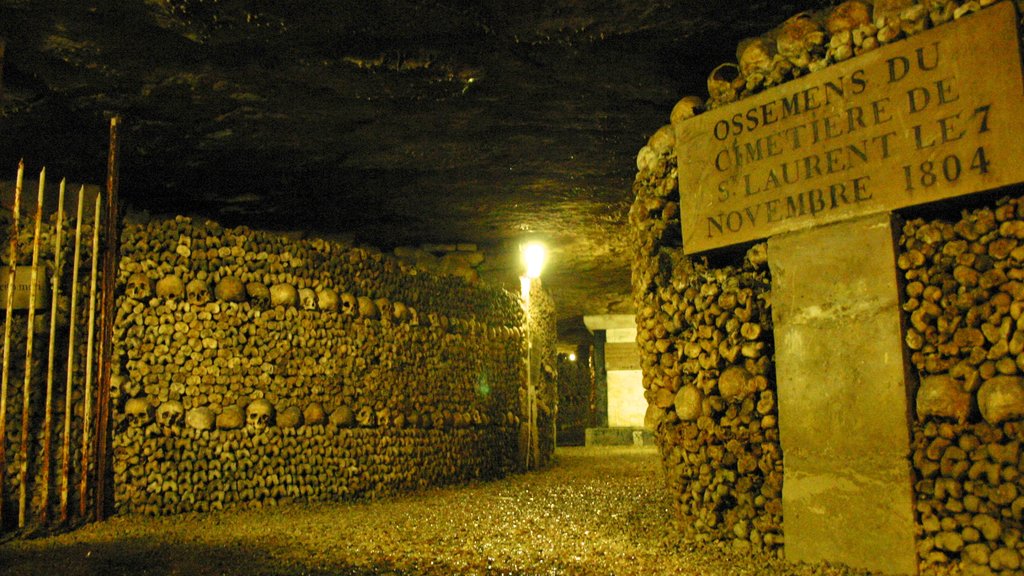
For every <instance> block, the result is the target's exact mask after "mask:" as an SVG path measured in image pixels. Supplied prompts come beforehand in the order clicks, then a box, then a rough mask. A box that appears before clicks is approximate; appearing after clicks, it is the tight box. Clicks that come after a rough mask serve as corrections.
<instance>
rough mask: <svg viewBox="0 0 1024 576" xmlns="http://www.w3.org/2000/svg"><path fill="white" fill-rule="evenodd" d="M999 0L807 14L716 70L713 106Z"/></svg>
mask: <svg viewBox="0 0 1024 576" xmlns="http://www.w3.org/2000/svg"><path fill="white" fill-rule="evenodd" d="M994 2H995V0H973V1H967V2H962V1H960V0H873V1H869V0H846V1H845V2H841V3H840V4H839V5H837V6H835V7H833V8H831V9H829V10H827V11H824V12H821V13H812V12H801V13H799V14H797V15H795V16H793V17H791V18H790V19H788V20H787V21H786V22H784V23H783V24H782V25H780V26H779V27H778V28H776V29H775V30H772V31H771V32H769V33H768V34H765V35H764V36H760V37H756V38H748V39H746V40H744V41H742V42H740V44H739V46H738V47H737V50H736V59H737V62H735V63H732V62H728V63H725V64H721V65H720V66H718V67H716V68H715V69H714V70H713V71H712V72H711V74H710V76H709V77H708V81H707V86H708V94H709V96H710V97H711V101H710V104H712V105H713V104H715V103H718V104H724V103H728V102H732V101H734V100H736V99H737V97H739V95H740V94H742V93H744V92H755V91H757V90H758V89H759V88H762V87H769V86H772V85H775V84H779V83H781V82H783V81H785V79H786V77H788V76H798V75H800V74H801V73H803V72H805V71H811V72H813V71H815V70H817V69H820V68H823V67H825V66H827V65H828V64H830V63H832V62H840V61H843V60H846V59H848V58H851V57H853V56H854V55H856V54H859V53H861V52H864V51H868V50H872V49H874V48H877V47H878V46H879V45H880V44H886V43H889V42H892V41H894V40H897V39H899V38H900V37H902V36H910V35H913V34H917V33H919V32H921V31H923V30H924V29H925V28H927V27H928V25H929V24H931V25H932V26H936V25H939V24H942V23H944V22H947V21H949V20H952V19H954V18H959V17H960V16H962V15H964V14H967V13H969V12H971V11H974V10H978V9H980V8H982V7H984V6H987V5H989V4H992V3H994Z"/></svg>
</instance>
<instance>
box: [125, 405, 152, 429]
mask: <svg viewBox="0 0 1024 576" xmlns="http://www.w3.org/2000/svg"><path fill="white" fill-rule="evenodd" d="M124 414H125V416H127V418H128V425H129V426H138V427H140V428H142V427H145V426H147V425H148V424H149V420H150V418H151V416H150V412H149V401H147V400H146V399H145V398H130V399H129V400H128V401H127V402H125V404H124Z"/></svg>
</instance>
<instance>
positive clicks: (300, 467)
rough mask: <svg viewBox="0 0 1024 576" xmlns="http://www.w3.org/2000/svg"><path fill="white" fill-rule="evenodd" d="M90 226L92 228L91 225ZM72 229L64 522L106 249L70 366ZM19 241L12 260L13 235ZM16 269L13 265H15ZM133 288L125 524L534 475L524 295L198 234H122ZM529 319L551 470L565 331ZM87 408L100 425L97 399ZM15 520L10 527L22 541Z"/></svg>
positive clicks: (38, 407) (318, 248) (211, 229)
mask: <svg viewBox="0 0 1024 576" xmlns="http://www.w3.org/2000/svg"><path fill="white" fill-rule="evenodd" d="M83 220H84V221H85V222H87V223H89V224H91V221H92V220H91V216H90V215H88V214H87V215H86V217H85V218H83ZM24 222H25V220H24V219H22V226H21V230H20V232H21V233H20V237H21V240H20V242H19V246H20V250H19V255H18V258H17V261H18V264H19V265H25V266H27V265H30V263H31V228H32V227H31V226H25V224H24ZM74 227H75V222H74V218H71V219H69V220H66V221H65V228H64V234H65V243H64V249H63V250H62V252H63V258H62V260H63V262H64V264H63V265H62V267H61V269H60V270H58V271H57V274H58V276H59V278H60V279H61V281H60V285H61V288H60V290H61V295H60V297H59V298H58V303H59V304H60V306H59V309H58V314H57V316H58V318H57V330H56V332H55V334H57V345H56V351H57V353H56V359H55V362H54V366H55V368H54V377H53V379H54V382H55V384H54V385H53V387H52V390H53V398H52V402H51V405H52V412H53V413H52V419H51V420H52V422H51V424H50V429H51V430H52V438H51V440H52V446H53V448H52V450H51V458H50V480H49V482H48V484H49V486H50V494H49V496H48V501H49V502H50V510H51V512H52V514H51V518H54V517H56V513H57V510H58V502H59V496H58V494H59V492H60V491H61V483H62V481H61V474H62V473H61V468H62V462H63V457H62V442H63V441H62V435H63V428H64V424H63V421H64V413H65V410H64V405H65V398H66V394H65V393H64V390H65V378H66V372H67V368H66V367H67V365H68V359H67V357H68V350H69V348H70V349H74V350H75V354H76V356H75V358H74V359H73V361H72V362H71V366H72V370H73V373H74V380H73V382H74V384H73V387H72V394H71V402H70V404H71V407H72V408H71V412H70V413H71V416H72V417H71V421H70V427H69V430H70V437H69V439H70V442H69V445H70V451H69V458H68V462H69V466H70V469H69V481H68V486H69V487H70V488H69V490H68V500H69V508H70V509H71V510H77V506H78V490H77V486H78V485H79V481H80V478H81V471H80V468H81V440H82V435H83V434H82V427H83V420H82V416H83V413H84V409H85V397H84V393H83V392H84V390H83V382H84V380H85V378H84V370H85V368H84V366H85V362H84V357H85V351H86V346H85V345H86V340H87V330H86V323H87V317H86V314H85V310H86V309H87V308H88V304H87V302H88V285H89V268H90V266H91V254H90V252H91V251H90V249H89V241H88V239H89V238H91V235H92V232H91V226H90V225H86V226H84V227H83V238H84V239H85V241H84V242H83V255H82V261H81V266H80V278H79V284H80V286H81V290H80V292H79V295H78V298H79V302H78V312H77V316H76V317H77V321H76V322H75V325H76V326H77V333H76V335H75V345H74V346H71V347H69V346H68V328H69V322H68V314H69V309H70V302H69V298H68V295H69V294H70V285H71V277H72V270H71V268H72V267H71V266H70V265H68V264H67V263H68V262H69V261H70V260H71V258H70V257H71V254H72V247H71V244H70V243H69V242H67V238H68V237H69V236H68V234H69V233H71V234H72V235H73V231H74ZM3 230H4V234H3V235H4V236H5V240H6V236H7V234H8V230H9V228H8V227H7V226H4V228H3ZM53 230H54V227H53V219H52V218H51V219H50V222H49V223H48V224H44V225H43V227H42V242H41V246H42V248H43V250H42V253H41V255H40V262H41V270H44V273H45V274H46V275H47V277H50V276H49V275H50V274H52V273H53V249H52V244H53V241H52V238H53ZM4 259H5V262H4V263H5V265H6V252H5V254H4ZM117 286H118V287H117V293H118V298H117V305H116V319H115V324H114V326H115V328H114V330H115V335H114V345H113V371H114V374H113V376H112V378H111V399H112V426H113V437H112V446H113V448H112V459H111V468H112V473H111V474H112V485H113V497H114V504H115V508H116V512H118V513H145V514H172V513H179V512H186V511H193V510H198V511H202V510H209V509H219V508H222V507H225V506H228V505H233V504H246V505H273V504H276V503H279V502H285V501H316V500H337V499H348V498H358V497H376V496H381V495H387V494H392V493H395V492H399V491H404V490H410V489H418V488H422V487H424V486H432V485H443V484H448V483H456V482H462V481H466V480H470V479H478V478H480V479H486V478H495V477H500V476H502V475H504V474H507V473H509V472H511V471H514V470H516V469H517V468H518V466H519V463H518V462H519V457H520V454H519V452H518V450H519V447H518V444H517V442H518V441H519V438H520V437H521V436H522V432H521V430H520V428H521V427H522V426H524V425H525V422H526V417H525V414H526V412H525V402H526V390H525V380H526V364H525V359H526V330H525V323H524V322H525V315H524V312H523V308H522V304H521V300H520V298H519V295H518V294H513V293H510V292H508V291H505V290H503V289H499V288H488V287H484V286H480V285H479V284H478V283H470V282H467V281H466V279H464V278H462V277H457V276H453V275H443V274H434V273H429V272H425V271H423V270H420V269H417V268H415V267H413V266H412V265H408V264H405V263H401V262H400V261H399V260H397V259H395V258H392V257H389V256H384V255H382V254H380V253H379V252H377V251H375V250H372V249H365V248H359V247H352V246H350V245H343V244H338V243H332V242H327V241H322V240H290V239H287V238H285V237H284V236H279V235H275V234H271V233H267V232H262V231H256V230H250V229H247V228H244V227H239V228H223V227H221V226H219V225H218V224H216V223H214V222H209V221H205V222H204V221H196V220H191V219H189V218H185V217H177V218H174V219H169V220H153V221H151V222H149V223H147V224H144V225H138V224H129V225H126V226H125V227H124V230H123V233H122V238H121V260H120V269H119V272H118V278H117ZM532 303H533V305H532V309H531V318H532V324H531V328H532V330H533V341H534V346H535V354H536V357H537V358H539V359H540V361H543V362H545V363H546V365H547V366H548V367H549V368H548V369H545V368H544V367H543V366H544V365H541V369H540V370H539V372H540V376H539V377H538V379H537V380H536V382H537V384H538V396H539V397H540V398H542V399H544V400H545V401H546V402H547V404H546V407H547V408H548V410H547V412H542V413H541V414H540V415H539V417H538V421H539V422H540V439H539V448H540V455H541V461H542V462H544V463H546V462H548V461H550V457H551V454H552V453H553V445H554V444H553V443H554V439H553V435H554V429H553V418H554V410H555V407H556V401H555V398H556V395H557V387H556V383H555V379H554V371H553V370H552V369H550V367H553V366H554V364H555V361H554V355H555V348H554V346H555V338H556V335H555V324H554V322H555V317H554V306H553V302H552V300H551V299H550V297H549V296H548V295H547V294H546V293H545V292H544V291H542V290H541V289H540V288H537V289H536V290H535V291H534V293H533V294H532ZM49 325H50V314H49V309H48V308H47V309H46V310H43V309H40V310H39V312H38V313H37V314H36V320H35V326H36V330H35V333H36V336H35V347H34V353H33V362H32V365H31V372H32V375H33V376H32V377H33V384H32V386H31V392H30V403H29V404H30V411H29V419H28V422H29V430H28V438H29V442H28V446H29V450H28V460H29V466H28V470H29V473H28V483H27V486H28V490H27V492H28V494H29V495H30V498H31V504H30V506H29V519H28V520H29V523H30V524H31V523H32V522H33V521H34V520H35V519H36V518H35V515H36V514H37V512H36V511H37V510H38V505H39V502H40V501H41V500H40V498H41V493H42V491H41V487H42V474H43V472H42V470H43V468H44V466H42V454H43V450H42V448H41V445H42V442H43V436H44V432H43V430H44V427H45V426H44V415H43V412H44V406H45V402H44V398H45V389H46V387H45V385H44V382H45V380H46V372H47V370H46V367H47V340H48V335H49V333H50V329H49ZM26 334H27V330H26V313H25V311H24V310H19V311H17V312H16V313H15V315H14V321H13V322H12V338H11V348H12V350H13V351H14V352H13V353H12V355H11V370H10V375H9V376H10V382H11V385H10V386H9V394H8V399H7V400H8V403H7V430H6V432H7V434H6V439H5V442H6V443H5V447H6V462H5V463H4V464H5V465H6V472H7V473H6V476H5V483H4V486H3V490H4V493H3V495H4V498H5V501H6V502H8V503H11V502H17V501H18V494H19V492H20V481H19V470H20V468H21V462H22V458H21V450H20V440H21V438H22V431H21V430H22V428H21V422H22V406H23V397H22V395H21V388H22V386H21V382H22V379H23V375H24V373H25V360H24V356H25V355H24V350H25V341H26ZM19 351H20V352H19ZM90 398H91V400H92V405H93V407H95V388H93V392H92V394H90ZM93 437H95V436H94V435H93ZM89 466H90V467H92V466H95V463H94V462H90V463H89ZM89 489H90V494H91V491H92V487H91V486H90V488H89ZM8 509H10V508H8ZM16 516H17V515H16V514H7V515H5V524H9V523H10V522H6V520H10V521H13V519H15V518H16ZM5 527H6V528H11V527H12V526H5Z"/></svg>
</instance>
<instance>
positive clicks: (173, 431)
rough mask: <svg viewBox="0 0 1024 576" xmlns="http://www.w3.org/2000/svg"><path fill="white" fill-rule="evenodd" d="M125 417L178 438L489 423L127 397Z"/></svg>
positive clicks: (477, 418) (466, 415) (315, 405)
mask: <svg viewBox="0 0 1024 576" xmlns="http://www.w3.org/2000/svg"><path fill="white" fill-rule="evenodd" d="M124 414H125V421H126V423H127V425H128V426H129V427H138V428H146V427H148V426H150V425H154V424H155V425H156V427H157V428H158V429H159V430H160V431H161V432H162V433H163V434H164V435H166V436H173V435H177V434H178V433H180V432H181V430H182V426H187V427H189V428H193V429H195V430H200V431H202V430H214V429H217V430H238V429H241V428H247V429H249V430H250V431H252V432H256V433H260V432H263V431H264V430H266V429H267V428H268V427H270V426H275V425H276V426H278V427H279V428H297V427H299V426H302V425H303V424H306V425H310V426H313V425H318V424H327V423H330V424H333V425H335V426H338V427H341V428H350V427H354V426H362V427H373V426H377V425H393V426H396V427H402V426H405V425H406V424H408V425H409V426H412V427H423V428H431V427H434V426H437V427H444V428H450V427H458V428H461V427H468V426H481V425H487V424H490V423H491V419H490V418H489V417H488V416H487V415H486V414H484V413H482V412H480V411H479V410H477V409H475V408H473V409H470V410H468V411H465V412H455V413H449V412H444V413H443V414H441V415H438V421H437V422H433V419H432V418H431V417H430V415H429V414H423V415H420V414H419V413H414V414H410V415H409V416H408V417H407V416H405V415H402V414H395V415H392V414H391V413H390V411H388V410H386V409H385V410H382V411H374V410H373V409H372V408H371V407H369V406H363V407H361V408H360V409H359V410H358V411H353V410H352V408H350V407H349V406H347V405H342V406H339V407H338V408H336V409H335V410H333V411H332V412H330V413H329V414H328V413H327V411H326V410H325V409H324V407H323V405H322V404H320V403H319V402H312V403H310V404H309V405H307V406H306V408H305V409H304V410H303V409H300V408H299V407H298V406H289V407H288V408H285V409H284V410H282V411H280V412H278V411H277V410H276V409H275V407H274V405H273V404H272V403H271V402H270V401H269V400H267V399H265V398H259V399H256V400H253V401H252V402H250V403H249V404H248V405H246V406H245V407H244V408H243V407H242V406H239V405H231V406H227V407H225V408H224V409H223V411H222V412H221V413H220V414H216V413H215V412H214V411H213V410H212V409H211V408H209V407H206V406H199V407H196V408H193V409H191V410H188V411H186V410H185V406H184V404H182V403H181V402H180V401H178V400H169V401H167V402H164V403H162V404H160V405H159V406H158V407H157V408H156V410H155V412H154V411H153V410H152V407H151V404H150V402H149V400H148V399H147V398H141V397H140V398H131V399H129V400H128V401H127V402H126V403H125V407H124ZM504 420H505V422H503V423H504V424H512V423H515V421H516V419H515V417H514V415H512V414H511V413H509V414H508V415H506V416H505V417H504Z"/></svg>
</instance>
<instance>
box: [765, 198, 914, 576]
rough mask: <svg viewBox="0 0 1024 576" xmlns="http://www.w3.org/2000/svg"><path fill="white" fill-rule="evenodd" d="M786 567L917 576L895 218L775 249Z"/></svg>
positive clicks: (835, 229) (776, 244) (784, 238)
mask: <svg viewBox="0 0 1024 576" xmlns="http://www.w3.org/2000/svg"><path fill="white" fill-rule="evenodd" d="M768 262H769V265H770V267H771V271H772V311H773V312H772V313H773V319H774V323H775V348H776V354H775V357H776V378H777V383H778V401H779V432H780V438H781V443H782V450H783V455H784V459H785V460H784V461H785V478H784V484H783V491H782V505H783V515H784V518H785V520H784V529H785V536H786V557H787V559H788V560H790V561H797V562H799V561H806V562H820V561H833V562H835V561H838V562H843V563H845V564H849V565H851V566H854V567H857V568H864V569H868V570H872V571H879V572H883V573H887V574H916V573H917V555H916V544H915V529H916V525H915V522H914V511H913V507H914V502H913V493H912V479H911V478H912V477H911V468H910V461H909V457H910V423H909V411H908V401H907V398H908V365H907V362H906V359H905V355H904V353H903V352H901V351H902V350H904V347H903V330H902V327H901V317H900V309H899V287H898V283H897V276H896V258H895V241H894V229H893V225H892V220H891V216H890V215H889V214H880V215H873V216H869V217H865V218H860V219H856V220H849V221H844V222H841V223H838V224H833V225H830V226H823V227H819V228H814V229H810V230H803V231H798V232H792V233H789V234H785V235H781V236H777V237H774V238H772V239H771V240H769V241H768Z"/></svg>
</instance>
